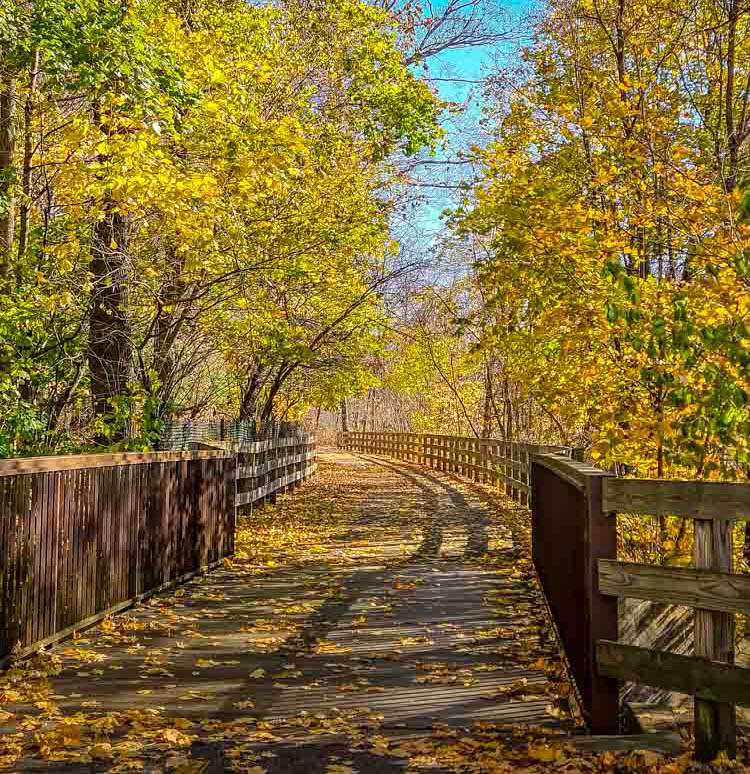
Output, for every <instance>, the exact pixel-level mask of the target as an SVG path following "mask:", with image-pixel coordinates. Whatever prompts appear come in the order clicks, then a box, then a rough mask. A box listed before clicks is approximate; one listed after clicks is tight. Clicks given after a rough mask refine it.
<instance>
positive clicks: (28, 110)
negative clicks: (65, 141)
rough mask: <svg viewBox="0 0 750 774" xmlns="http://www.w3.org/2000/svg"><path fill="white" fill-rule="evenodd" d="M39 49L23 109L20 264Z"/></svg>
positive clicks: (28, 202) (25, 238)
mask: <svg viewBox="0 0 750 774" xmlns="http://www.w3.org/2000/svg"><path fill="white" fill-rule="evenodd" d="M39 69H40V59H39V49H36V50H35V51H34V54H33V56H32V58H31V70H30V72H29V93H28V94H27V95H26V103H25V105H24V109H23V169H22V172H21V192H22V193H23V198H22V199H21V206H20V207H19V208H18V258H19V263H20V259H21V257H22V256H23V254H24V253H25V252H26V246H27V243H28V235H29V213H30V211H31V168H32V161H33V155H34V144H33V134H34V133H33V128H32V122H33V119H34V97H35V95H36V91H37V88H38V85H39Z"/></svg>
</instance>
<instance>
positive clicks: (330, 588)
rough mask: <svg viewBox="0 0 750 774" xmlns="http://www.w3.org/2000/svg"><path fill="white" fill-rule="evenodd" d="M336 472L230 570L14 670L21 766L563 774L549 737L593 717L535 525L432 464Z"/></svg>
mask: <svg viewBox="0 0 750 774" xmlns="http://www.w3.org/2000/svg"><path fill="white" fill-rule="evenodd" d="M321 463H322V464H321V467H320V472H319V475H318V476H317V477H316V478H315V479H314V480H313V481H311V482H309V483H308V484H306V485H305V487H304V488H303V489H302V490H300V491H299V492H298V493H296V494H294V495H293V496H291V497H288V498H282V499H280V500H279V503H278V504H277V505H276V506H274V507H269V508H266V509H264V510H263V511H256V512H255V513H254V514H252V515H251V516H248V517H247V518H245V519H244V521H243V522H242V525H241V528H240V532H239V534H238V541H237V546H238V553H237V556H236V558H235V559H234V560H233V561H232V562H231V563H227V566H225V567H224V568H222V569H220V570H217V571H214V572H213V573H211V574H209V575H206V576H203V577H199V578H196V579H195V580H193V581H191V582H190V583H188V584H187V585H186V586H184V587H181V588H179V589H178V590H176V591H169V592H165V593H164V594H162V595H159V596H157V597H155V598H153V599H152V600H150V601H149V602H147V603H145V604H143V605H141V606H139V607H136V608H134V609H132V610H130V611H127V612H126V613H124V614H122V615H120V616H117V617H115V618H114V619H110V620H108V621H105V622H104V624H102V625H100V626H98V627H96V628H94V629H91V630H89V631H87V632H84V633H82V634H81V635H80V636H79V637H78V638H77V639H75V640H68V641H67V642H64V643H62V644H60V645H58V646H56V647H55V648H54V649H53V650H51V651H48V652H47V653H46V654H43V655H42V656H41V657H38V658H37V659H35V661H34V662H32V663H31V664H27V665H22V666H21V667H20V668H18V669H16V670H12V671H11V672H10V673H8V674H6V675H5V676H0V764H5V765H6V767H9V768H10V769H11V770H16V771H21V770H42V771H70V772H73V771H113V772H120V771H123V772H124V771H164V770H167V771H170V770H171V771H176V772H178V774H199V773H200V772H211V771H224V770H226V771H237V772H249V773H250V774H261V773H262V772H268V774H279V773H280V772H294V771H300V772H302V771H304V772H308V773H309V774H315V772H328V774H346V773H347V772H350V771H367V772H381V771H382V772H390V771H394V772H395V771H404V770H407V769H409V765H410V764H411V765H412V766H413V765H415V761H416V763H417V764H419V765H421V766H422V767H423V768H421V769H420V770H421V771H431V770H435V771H437V770H443V771H444V770H445V767H446V766H447V768H448V770H453V771H486V772H493V771H505V770H512V769H505V768H503V767H504V766H506V765H509V764H508V762H513V766H516V765H517V766H518V767H523V766H524V765H530V766H533V765H535V764H536V763H540V762H543V761H544V760H545V756H547V754H548V746H547V744H548V742H547V734H555V733H557V734H563V733H564V734H567V733H569V732H570V730H571V729H572V726H573V723H572V720H571V719H570V717H569V716H567V715H566V713H565V708H566V706H567V701H566V699H565V696H566V695H567V694H568V690H569V688H568V685H567V684H566V683H565V681H564V679H561V678H560V664H559V662H558V661H557V645H556V643H555V640H554V638H553V636H552V634H551V630H550V629H549V627H548V624H547V621H546V616H545V613H544V606H543V602H542V597H541V594H540V592H539V591H538V589H537V587H536V582H535V579H534V576H533V572H532V570H531V565H530V561H529V558H528V556H527V555H526V549H525V548H524V538H523V535H524V530H523V522H524V519H525V518H526V513H525V510H523V509H521V508H520V507H519V506H514V505H513V504H512V503H510V502H505V503H504V504H502V505H498V499H497V497H496V496H493V495H492V493H491V491H490V490H488V489H483V488H482V487H480V486H474V485H471V484H468V483H460V482H458V481H457V480H456V479H455V478H451V477H450V476H448V475H447V474H442V473H436V472H434V471H427V470H425V469H423V468H419V467H417V466H412V465H408V464H403V463H398V464H396V463H393V462H389V461H388V460H386V459H378V458H374V457H367V456H356V455H354V456H352V455H344V454H328V455H322V457H321ZM477 722H479V723H480V725H476V723H477ZM472 726H473V730H472V731H471V734H473V735H474V736H472V737H467V735H466V733H467V732H465V731H464V730H462V729H465V728H469V727H472ZM513 726H516V728H515V730H514V729H513ZM519 726H523V728H520V727H519ZM529 726H533V727H536V729H537V730H536V731H534V732H530V731H528V727H529ZM514 735H515V737H519V736H520V739H521V741H520V742H519V739H518V738H515V739H514ZM477 747H480V748H481V749H482V750H483V753H482V756H480V757H481V759H482V762H481V765H480V763H479V762H478V761H477V756H476V755H475V754H474V752H473V750H475V749H477ZM511 750H512V751H515V752H510V751H511ZM519 751H520V752H519ZM548 759H549V758H548ZM451 761H452V763H451ZM165 767H167V768H165ZM440 767H443V768H440Z"/></svg>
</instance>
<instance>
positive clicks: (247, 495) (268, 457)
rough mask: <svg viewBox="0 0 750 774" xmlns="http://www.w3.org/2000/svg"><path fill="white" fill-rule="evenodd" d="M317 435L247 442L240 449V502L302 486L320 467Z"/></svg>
mask: <svg viewBox="0 0 750 774" xmlns="http://www.w3.org/2000/svg"><path fill="white" fill-rule="evenodd" d="M316 460H317V452H316V447H315V437H314V436H305V435H301V436H299V437H292V438H273V439H271V440H268V441H252V442H249V443H244V444H243V445H242V446H241V447H240V448H239V450H238V452H237V499H236V505H237V506H238V507H239V506H243V505H253V504H254V503H257V502H260V501H262V500H263V499H264V498H271V499H272V500H273V499H274V498H275V496H276V494H277V493H278V492H279V491H288V490H291V489H293V488H295V487H298V486H300V485H301V484H302V482H303V481H304V480H305V479H306V478H309V477H310V476H311V475H312V474H313V473H315V471H316V470H317V467H318V466H317V462H316Z"/></svg>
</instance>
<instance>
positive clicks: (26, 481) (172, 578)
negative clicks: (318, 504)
mask: <svg viewBox="0 0 750 774" xmlns="http://www.w3.org/2000/svg"><path fill="white" fill-rule="evenodd" d="M314 458H315V441H314V438H312V437H304V436H302V437H294V438H291V439H287V438H275V439H272V440H268V441H258V442H251V443H249V444H246V445H245V446H244V447H243V448H241V449H237V450H228V449H214V450H201V451H188V452H154V453H143V454H141V453H126V454H90V455H76V456H69V457H39V458H26V459H16V460H2V461H0V666H2V664H3V663H4V662H5V661H7V659H8V657H9V656H10V655H11V653H14V654H16V655H23V654H25V653H28V652H32V651H33V650H35V649H38V648H39V647H41V646H42V645H45V644H47V643H50V642H53V641H56V640H58V639H61V638H63V637H65V636H67V635H69V634H70V633H72V632H73V631H75V630H76V629H79V628H83V627H85V626H88V625H90V624H92V623H94V622H95V621H97V620H99V619H101V618H103V617H104V616H106V615H110V614H112V613H115V612H117V611H118V610H122V609H124V608H125V607H127V606H128V605H131V604H132V603H133V602H134V601H137V600H138V599H141V598H143V597H144V596H147V595H149V594H151V593H154V592H155V591H157V590H159V589H161V588H164V587H165V586H167V585H171V584H174V583H178V582H180V581H182V580H186V579H187V578H189V577H190V576H191V575H194V574H195V573H198V572H201V571H204V570H206V569H209V568H211V567H213V566H215V565H216V564H217V563H219V562H220V561H221V560H222V559H223V558H224V557H226V556H228V555H230V554H232V553H233V552H234V527H235V512H236V508H237V507H240V506H246V505H252V504H254V503H258V502H261V501H263V500H265V499H269V498H270V499H273V498H274V497H275V494H276V493H278V492H279V491H284V490H289V489H291V488H293V487H295V486H298V485H299V484H300V483H301V482H302V480H304V479H305V478H307V477H308V476H310V475H311V474H312V473H313V472H314V470H315V461H314Z"/></svg>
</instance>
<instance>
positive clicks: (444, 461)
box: [339, 432, 570, 505]
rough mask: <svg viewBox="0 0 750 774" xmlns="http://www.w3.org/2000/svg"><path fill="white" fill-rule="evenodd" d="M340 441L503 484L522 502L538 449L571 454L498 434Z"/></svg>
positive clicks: (350, 435) (350, 436)
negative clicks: (516, 441) (489, 435)
mask: <svg viewBox="0 0 750 774" xmlns="http://www.w3.org/2000/svg"><path fill="white" fill-rule="evenodd" d="M339 445H340V446H341V448H343V449H347V450H349V451H356V452H361V453H363V454H375V455H380V456H387V457H395V458H396V459H399V460H404V461H405V462H415V463H418V464H421V465H427V466H428V467H431V468H434V469H436V470H442V471H446V472H450V473H457V474H458V475H460V476H466V477H468V478H471V479H473V480H474V481H481V482H483V483H490V484H493V485H495V486H497V487H498V488H504V490H505V493H506V494H507V495H508V496H510V497H512V498H513V499H514V500H519V501H520V502H521V503H522V504H524V505H525V504H526V503H527V501H528V494H529V487H530V479H529V473H530V462H529V461H530V459H531V456H532V455H534V454H543V453H549V454H552V453H558V454H566V455H569V454H570V449H569V448H568V447H564V446H539V445H535V444H528V443H515V442H512V441H503V440H500V439H497V438H474V437H471V436H455V435H437V434H435V433H396V432H394V433H385V432H383V433H365V432H347V433H341V434H340V437H339Z"/></svg>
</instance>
